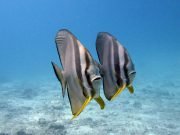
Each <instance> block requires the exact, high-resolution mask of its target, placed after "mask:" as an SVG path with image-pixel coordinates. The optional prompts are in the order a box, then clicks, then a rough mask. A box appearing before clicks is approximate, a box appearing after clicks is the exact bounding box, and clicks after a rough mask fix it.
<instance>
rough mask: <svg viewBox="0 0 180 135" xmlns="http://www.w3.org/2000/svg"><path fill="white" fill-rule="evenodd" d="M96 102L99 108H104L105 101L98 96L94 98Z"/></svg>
mask: <svg viewBox="0 0 180 135" xmlns="http://www.w3.org/2000/svg"><path fill="white" fill-rule="evenodd" d="M95 100H96V102H97V103H98V104H99V105H100V107H101V109H104V107H105V103H104V101H103V99H102V98H101V97H100V96H99V97H98V98H95Z"/></svg>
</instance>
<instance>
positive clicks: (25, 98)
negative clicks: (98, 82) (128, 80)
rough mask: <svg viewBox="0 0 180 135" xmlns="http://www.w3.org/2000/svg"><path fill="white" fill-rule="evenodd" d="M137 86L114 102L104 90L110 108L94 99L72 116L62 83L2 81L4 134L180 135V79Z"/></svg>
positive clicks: (0, 123) (0, 119) (0, 112)
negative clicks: (133, 90) (63, 96)
mask: <svg viewBox="0 0 180 135" xmlns="http://www.w3.org/2000/svg"><path fill="white" fill-rule="evenodd" d="M136 84H138V86H137V85H135V93H134V94H130V93H129V92H128V90H125V91H123V93H122V94H121V95H119V96H118V97H117V98H116V99H115V100H114V101H112V102H109V101H107V100H106V99H105V97H104V94H103V91H101V95H102V97H103V99H104V100H105V103H106V107H105V109H104V110H100V107H99V105H98V104H97V103H96V102H95V101H91V102H90V104H89V105H88V106H87V107H86V108H85V110H84V111H83V112H82V113H81V114H80V115H79V117H77V118H76V119H74V120H70V119H71V118H72V114H71V110H70V105H69V102H68V97H67V94H66V97H65V99H63V98H62V94H61V93H62V92H61V89H60V88H61V87H60V85H59V83H58V82H57V81H48V80H47V81H44V80H43V81H39V82H34V83H27V82H23V81H10V82H8V81H7V82H1V83H0V135H98V134H99V135H180V80H178V79H176V81H173V82H171V81H169V80H163V81H162V80H161V81H155V80H154V81H151V82H149V81H147V82H146V81H145V80H143V81H142V80H137V81H136ZM139 84H140V85H139ZM154 84H156V85H154Z"/></svg>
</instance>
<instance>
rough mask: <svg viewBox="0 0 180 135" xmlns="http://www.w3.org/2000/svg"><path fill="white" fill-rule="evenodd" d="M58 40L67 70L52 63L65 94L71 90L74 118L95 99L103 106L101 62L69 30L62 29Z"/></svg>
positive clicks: (64, 66)
mask: <svg viewBox="0 0 180 135" xmlns="http://www.w3.org/2000/svg"><path fill="white" fill-rule="evenodd" d="M55 42H56V47H57V52H58V55H59V59H60V63H61V65H62V68H63V69H60V68H59V67H58V66H57V65H56V64H55V63H54V62H52V66H53V69H54V72H55V75H56V77H57V78H58V80H59V81H60V83H61V86H62V94H63V97H64V95H65V91H66V90H67V93H68V98H69V101H70V105H71V111H72V114H73V115H74V116H73V118H75V117H77V116H78V115H79V114H80V113H81V112H82V111H83V109H84V108H85V107H86V106H87V104H88V103H89V102H90V101H91V100H92V99H95V100H96V101H97V103H98V104H99V105H100V107H101V109H103V108H104V106H105V104H104V101H103V99H102V98H101V97H100V85H101V75H100V70H99V67H98V64H97V62H96V61H95V60H94V59H93V58H92V56H91V54H90V53H89V51H88V50H87V49H86V48H85V47H84V46H83V45H82V44H81V42H80V41H79V40H78V39H77V38H76V37H75V36H74V35H73V34H72V33H71V32H70V31H69V30H66V29H62V30H60V31H59V32H58V33H57V36H56V38H55ZM73 118H72V119H73Z"/></svg>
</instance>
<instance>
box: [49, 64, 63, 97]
mask: <svg viewBox="0 0 180 135" xmlns="http://www.w3.org/2000/svg"><path fill="white" fill-rule="evenodd" d="M51 64H52V66H53V69H54V72H55V75H56V77H57V79H58V80H59V81H60V83H61V86H62V95H63V97H64V95H65V91H66V80H65V77H64V72H63V70H61V69H60V68H59V67H58V66H57V65H56V64H55V63H54V62H51Z"/></svg>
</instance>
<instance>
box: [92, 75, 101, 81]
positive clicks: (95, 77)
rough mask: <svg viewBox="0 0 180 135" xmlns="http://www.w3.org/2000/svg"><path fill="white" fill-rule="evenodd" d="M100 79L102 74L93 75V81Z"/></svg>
mask: <svg viewBox="0 0 180 135" xmlns="http://www.w3.org/2000/svg"><path fill="white" fill-rule="evenodd" d="M100 79H101V76H94V77H92V79H91V82H93V81H95V80H100Z"/></svg>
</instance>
